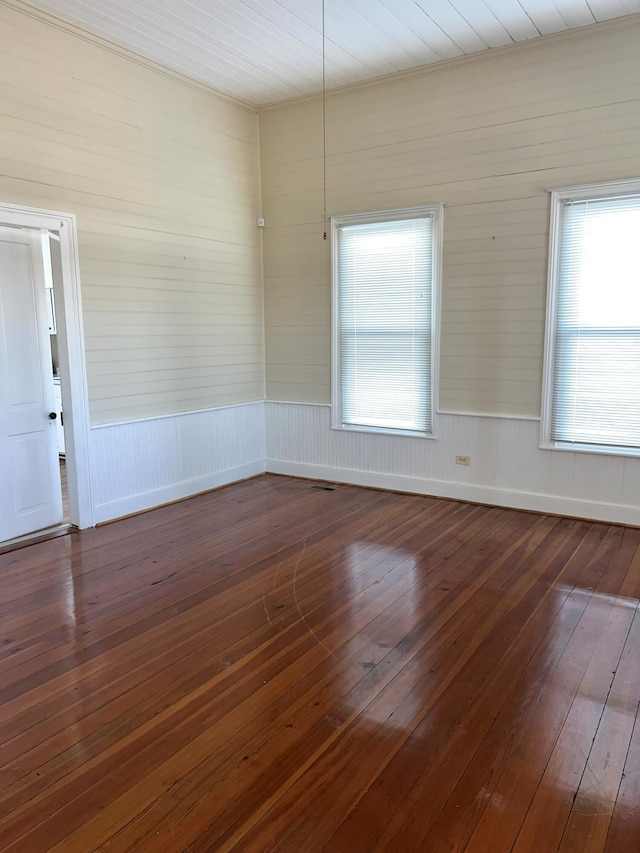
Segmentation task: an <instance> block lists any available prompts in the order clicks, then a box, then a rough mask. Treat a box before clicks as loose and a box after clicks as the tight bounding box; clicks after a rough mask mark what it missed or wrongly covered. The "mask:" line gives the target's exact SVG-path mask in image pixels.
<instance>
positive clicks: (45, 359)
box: [0, 227, 62, 542]
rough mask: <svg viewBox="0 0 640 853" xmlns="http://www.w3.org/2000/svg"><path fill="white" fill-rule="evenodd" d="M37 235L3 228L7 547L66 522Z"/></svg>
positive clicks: (1, 411) (0, 439)
mask: <svg viewBox="0 0 640 853" xmlns="http://www.w3.org/2000/svg"><path fill="white" fill-rule="evenodd" d="M50 413H55V407H54V399H53V377H52V367H51V349H50V345H49V333H48V326H47V305H46V293H45V282H44V266H43V261H42V244H41V241H40V234H39V233H38V232H37V231H26V230H25V231H21V230H19V229H15V228H1V227H0V542H2V541H5V540H7V539H13V538H14V537H16V536H22V535H24V534H26V533H32V532H34V531H36V530H41V529H42V528H45V527H51V526H53V525H55V524H59V523H60V522H61V521H62V494H61V487H60V469H59V462H58V447H57V438H56V422H55V420H53V419H51V418H50V417H49V415H50Z"/></svg>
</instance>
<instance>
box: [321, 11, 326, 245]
mask: <svg viewBox="0 0 640 853" xmlns="http://www.w3.org/2000/svg"><path fill="white" fill-rule="evenodd" d="M324 3H325V0H322V221H323V223H324V234H323V236H322V239H323V240H326V239H327V50H326V47H327V35H326V26H325V10H324Z"/></svg>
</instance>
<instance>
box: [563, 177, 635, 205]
mask: <svg viewBox="0 0 640 853" xmlns="http://www.w3.org/2000/svg"><path fill="white" fill-rule="evenodd" d="M616 190H620V195H634V194H635V193H639V192H640V178H628V179H624V178H623V179H622V180H619V181H602V183H598V184H577V186H575V187H553V188H552V189H550V190H547V192H549V193H551V195H552V196H556V197H557V198H558V199H560V200H563V199H566V198H572V199H573V198H591V196H593V195H594V193H595V195H596V196H608V195H611V194H614V195H615V192H616Z"/></svg>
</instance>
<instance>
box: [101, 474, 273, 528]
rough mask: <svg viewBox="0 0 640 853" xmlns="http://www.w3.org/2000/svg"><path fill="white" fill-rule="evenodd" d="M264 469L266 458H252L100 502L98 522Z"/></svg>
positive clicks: (236, 479)
mask: <svg viewBox="0 0 640 853" xmlns="http://www.w3.org/2000/svg"><path fill="white" fill-rule="evenodd" d="M265 470H266V469H265V463H264V462H263V461H261V462H250V463H248V464H247V465H240V466H238V467H236V468H227V469H226V470H224V471H218V472H216V473H215V474H208V475H207V476H205V477H197V478H195V479H191V480H182V481H181V482H179V483H172V484H171V485H170V486H163V487H162V488H160V489H152V490H150V491H147V492H141V493H138V494H135V495H132V496H131V497H127V498H122V499H120V500H116V501H110V502H109V503H104V504H99V505H98V506H97V507H96V508H95V522H96V524H102V523H104V522H107V521H115V520H117V519H118V518H123V517H124V516H127V515H135V514H136V513H139V512H145V511H146V510H149V509H155V508H157V507H159V506H162V505H163V504H168V503H173V502H175V501H179V500H182V499H183V498H189V497H194V496H195V495H197V494H200V493H202V492H208V491H211V489H218V488H220V487H221V486H226V485H229V484H230V483H237V482H238V481H240V480H247V479H249V478H250V477H256V476H257V475H258V474H264V473H265Z"/></svg>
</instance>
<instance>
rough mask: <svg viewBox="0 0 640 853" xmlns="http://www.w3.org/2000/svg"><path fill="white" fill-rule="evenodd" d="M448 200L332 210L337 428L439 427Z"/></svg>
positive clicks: (406, 430) (423, 430) (426, 432)
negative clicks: (372, 210)
mask: <svg viewBox="0 0 640 853" xmlns="http://www.w3.org/2000/svg"><path fill="white" fill-rule="evenodd" d="M441 221H442V205H432V206H429V207H421V208H415V209H411V210H397V211H387V212H383V213H376V214H359V215H354V216H344V217H339V218H334V219H333V220H332V238H333V239H332V252H333V418H332V426H333V427H334V428H337V429H352V430H364V431H366V432H385V433H394V434H400V435H416V436H433V433H434V399H435V397H436V382H437V347H436V330H437V315H438V291H439V285H438V282H439V276H440V255H441Z"/></svg>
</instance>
